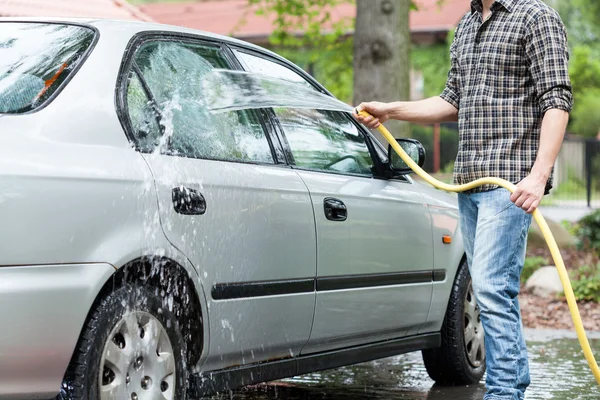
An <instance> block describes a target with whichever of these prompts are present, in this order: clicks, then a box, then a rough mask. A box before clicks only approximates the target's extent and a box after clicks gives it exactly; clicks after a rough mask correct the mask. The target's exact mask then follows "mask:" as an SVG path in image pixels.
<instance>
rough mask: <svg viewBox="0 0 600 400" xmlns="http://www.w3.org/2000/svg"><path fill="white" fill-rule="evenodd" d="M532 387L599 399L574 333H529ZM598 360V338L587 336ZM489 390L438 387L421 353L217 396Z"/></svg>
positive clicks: (458, 395)
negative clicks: (424, 363)
mask: <svg viewBox="0 0 600 400" xmlns="http://www.w3.org/2000/svg"><path fill="white" fill-rule="evenodd" d="M526 337H527V339H528V349H529V359H530V369H531V380H532V385H531V386H530V388H529V389H528V391H527V395H526V399H527V400H579V399H586V400H587V399H600V387H598V386H597V385H596V382H595V380H594V378H593V376H592V374H591V372H590V370H589V367H588V365H587V362H586V361H585V359H584V358H583V354H582V352H581V348H580V347H579V342H578V341H577V339H576V337H575V335H574V333H573V332H566V331H549V330H527V331H526ZM588 337H589V338H590V343H591V346H592V348H593V349H594V351H595V355H596V357H598V356H599V354H600V334H598V333H596V334H593V335H589V336H588ZM484 393H485V387H484V386H483V385H482V384H481V385H471V386H468V387H453V388H448V387H438V386H436V385H435V384H434V382H433V381H432V380H431V379H429V377H428V376H427V372H426V371H425V367H424V366H423V363H422V361H421V355H420V353H410V354H405V355H401V356H398V357H392V358H386V359H383V360H378V361H373V362H368V363H363V364H357V365H353V366H349V367H343V368H338V369H335V370H329V371H323V372H318V373H313V374H307V375H303V376H299V377H295V378H292V379H286V380H283V381H279V382H272V383H269V384H263V385H258V386H255V387H251V388H246V389H243V390H239V391H236V392H233V393H229V394H224V395H220V396H215V397H213V398H212V400H217V399H222V400H225V399H232V400H233V399H235V400H266V399H284V400H308V399H311V400H325V399H328V400H350V399H389V400H481V399H482V398H483V394H484Z"/></svg>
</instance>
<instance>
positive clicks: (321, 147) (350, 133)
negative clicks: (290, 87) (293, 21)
mask: <svg viewBox="0 0 600 400" xmlns="http://www.w3.org/2000/svg"><path fill="white" fill-rule="evenodd" d="M236 55H237V56H238V57H239V58H240V59H241V60H242V61H243V63H244V64H245V66H246V68H247V69H248V70H250V71H251V72H256V73H262V74H266V75H269V76H273V77H276V78H283V79H288V80H292V81H295V82H304V83H305V84H306V85H309V86H311V87H313V86H312V85H311V84H310V83H309V82H308V81H307V80H306V79H305V78H303V77H302V76H301V75H300V74H298V73H297V72H295V71H292V70H291V69H289V68H288V67H286V66H284V65H282V64H278V63H276V62H273V61H271V60H268V59H265V58H261V57H258V56H255V55H252V54H248V53H244V52H236ZM313 88H314V87H313ZM315 90H316V89H315ZM274 111H275V115H276V116H277V119H278V120H279V123H280V124H281V126H282V129H283V131H284V133H285V138H286V140H287V142H288V144H289V147H290V149H291V152H292V156H293V158H294V163H295V165H297V166H299V167H302V168H307V169H313V170H318V171H327V172H336V173H342V174H357V175H367V176H371V175H373V166H374V162H373V159H372V157H371V154H370V152H369V148H368V146H367V144H366V142H365V137H364V136H363V134H362V133H361V132H360V131H359V130H358V128H357V127H356V125H354V123H352V121H351V120H350V119H349V118H348V117H347V116H346V115H345V114H344V113H341V112H335V111H323V110H315V109H290V108H276V109H274Z"/></svg>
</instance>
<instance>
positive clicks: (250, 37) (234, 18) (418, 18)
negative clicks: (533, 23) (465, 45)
mask: <svg viewBox="0 0 600 400" xmlns="http://www.w3.org/2000/svg"><path fill="white" fill-rule="evenodd" d="M0 1H2V0H0ZM416 3H417V4H418V8H419V9H418V11H412V12H411V15H410V30H411V34H412V41H413V43H414V44H418V45H426V44H433V43H440V42H444V41H445V40H446V36H447V34H448V32H449V31H450V30H452V29H454V28H455V27H456V25H457V24H458V22H459V21H460V19H461V17H462V16H463V15H464V14H465V13H467V12H468V11H469V9H470V2H469V1H467V0H445V1H444V2H443V4H442V5H438V0H416ZM139 8H140V10H142V11H143V12H144V13H145V14H147V15H149V16H150V17H151V18H152V19H154V20H155V21H157V22H161V23H165V24H170V25H178V26H185V27H188V28H194V29H200V30H204V31H209V32H215V33H220V34H222V35H228V36H233V37H236V38H238V39H242V40H246V41H249V42H253V43H256V44H259V45H266V44H268V42H269V40H268V38H269V35H270V34H271V32H272V31H273V26H274V19H275V17H274V16H273V15H271V16H260V15H256V14H255V13H254V9H252V8H251V7H249V6H248V1H247V0H204V1H195V2H182V3H160V2H157V3H149V4H144V5H141V6H140V7H139ZM355 15H356V6H355V5H353V4H348V3H345V4H339V5H338V6H336V7H334V8H333V9H331V19H332V22H338V21H340V20H343V19H351V18H354V17H355ZM349 34H352V32H349Z"/></svg>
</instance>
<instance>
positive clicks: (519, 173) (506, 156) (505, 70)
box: [441, 0, 573, 192]
mask: <svg viewBox="0 0 600 400" xmlns="http://www.w3.org/2000/svg"><path fill="white" fill-rule="evenodd" d="M482 11H483V8H482V3H481V0H473V1H472V2H471V12H470V13H467V14H466V15H465V16H464V17H463V18H462V20H461V21H460V23H459V24H458V27H457V29H456V34H455V37H454V42H453V43H452V46H451V48H450V59H451V68H450V72H449V74H448V81H447V83H446V88H445V89H444V91H443V93H442V94H441V97H442V98H443V99H444V100H446V101H447V102H448V103H450V104H452V105H453V106H454V107H456V108H457V109H458V125H459V136H460V139H459V145H458V155H457V158H456V162H455V165H454V181H455V183H458V184H462V183H468V182H471V181H473V180H475V179H478V178H483V177H486V176H492V177H498V178H503V179H506V180H508V181H510V182H512V183H515V184H516V183H518V182H519V181H521V180H522V179H523V178H525V177H526V176H527V175H528V174H529V172H530V171H531V168H532V167H533V164H534V162H535V159H536V156H537V150H538V147H539V141H540V128H541V123H542V118H543V115H544V113H545V112H546V111H547V110H549V109H553V108H557V109H561V110H565V111H567V112H570V111H571V108H572V105H573V98H572V92H571V82H570V79H569V73H568V63H569V54H568V49H567V35H566V31H565V28H564V25H563V23H562V21H561V19H560V17H559V15H558V14H557V13H556V11H554V10H553V9H551V8H550V7H548V6H547V5H546V4H544V3H543V2H542V1H541V0H497V1H496V2H495V3H494V4H493V5H492V8H491V12H492V14H491V16H490V17H489V18H488V19H487V20H486V21H483V23H482ZM551 187H552V176H551V177H550V179H549V180H548V184H547V186H546V192H548V191H549V189H550V188H551ZM494 188H496V186H492V185H484V186H481V187H479V188H477V189H474V190H473V191H484V190H489V189H494Z"/></svg>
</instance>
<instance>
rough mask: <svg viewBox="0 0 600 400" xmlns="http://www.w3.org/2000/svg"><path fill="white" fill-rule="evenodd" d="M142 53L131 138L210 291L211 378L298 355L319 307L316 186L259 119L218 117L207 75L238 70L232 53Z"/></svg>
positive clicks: (148, 46)
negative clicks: (283, 155) (210, 105)
mask: <svg viewBox="0 0 600 400" xmlns="http://www.w3.org/2000/svg"><path fill="white" fill-rule="evenodd" d="M133 49H134V50H132V51H131V55H130V59H129V61H128V62H129V64H128V65H129V67H128V69H127V71H128V74H129V75H128V79H127V82H126V83H125V84H124V85H125V88H124V96H125V97H126V99H125V109H126V110H127V113H128V117H129V118H128V121H129V125H130V126H129V129H128V131H129V132H130V135H131V136H132V137H131V139H132V141H133V143H134V144H135V145H136V147H137V148H138V150H139V151H141V152H142V153H143V154H144V158H145V159H146V161H147V163H148V164H149V166H150V168H151V170H152V172H153V174H154V177H155V185H156V190H157V192H158V202H159V207H160V218H161V223H162V226H163V230H164V233H165V234H166V236H167V237H168V239H169V240H170V241H171V243H173V244H174V245H175V246H176V247H177V248H178V249H179V250H181V251H182V252H183V253H184V254H186V255H187V257H188V258H189V259H190V260H191V262H192V263H193V265H194V266H195V268H196V269H197V270H198V274H199V276H200V279H201V281H202V284H203V287H204V290H205V293H206V297H207V298H206V302H207V309H208V316H204V323H205V324H209V328H210V336H209V338H206V340H204V343H205V345H208V346H209V347H208V348H206V349H205V353H206V352H208V359H207V360H206V362H205V364H204V369H205V370H214V369H217V368H224V367H229V366H232V365H239V364H247V363H252V362H259V361H264V360H267V359H274V358H286V357H291V356H294V355H297V354H299V352H300V350H301V348H302V347H303V346H304V345H305V344H306V342H307V340H308V338H309V333H310V328H311V324H312V321H313V315H314V303H315V290H314V279H315V274H316V238H315V227H314V216H313V210H312V206H311V199H310V196H309V193H308V190H307V189H306V186H305V185H304V184H303V182H302V180H301V179H300V177H299V176H298V175H297V174H296V173H295V171H293V170H292V169H291V168H289V166H286V165H285V163H282V162H280V160H279V158H278V156H277V153H278V151H279V152H281V149H280V145H274V144H272V143H271V139H270V137H269V132H270V130H271V129H272V128H271V127H270V126H269V125H267V124H266V123H265V119H264V118H262V117H261V116H260V112H258V111H253V110H247V111H234V112H227V113H221V114H215V115H213V114H211V113H210V112H209V111H208V109H207V107H206V104H205V103H204V96H203V86H202V85H203V77H204V76H205V74H206V73H208V72H210V71H211V70H212V69H214V68H230V63H229V62H228V58H227V50H226V49H224V48H222V47H221V46H219V44H215V43H211V42H202V41H200V40H197V39H193V38H182V37H177V38H170V37H161V36H149V37H144V38H143V39H140V41H139V42H138V43H136V44H135V45H134V46H133ZM267 123H268V121H267ZM165 295H173V294H168V293H167V294H165ZM179 295H181V294H179ZM199 317H200V316H199ZM200 339H201V338H198V340H200ZM206 350H207V351H206Z"/></svg>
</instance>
